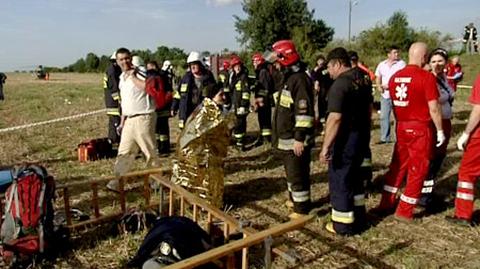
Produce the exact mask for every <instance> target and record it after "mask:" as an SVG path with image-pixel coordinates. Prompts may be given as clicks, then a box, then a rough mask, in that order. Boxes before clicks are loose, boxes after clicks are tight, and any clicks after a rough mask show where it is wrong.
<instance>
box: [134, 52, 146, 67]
mask: <svg viewBox="0 0 480 269" xmlns="http://www.w3.org/2000/svg"><path fill="white" fill-rule="evenodd" d="M132 64H133V66H135V67H140V66H144V65H145V63H144V62H143V59H142V58H140V56H137V55H135V56H133V57H132Z"/></svg>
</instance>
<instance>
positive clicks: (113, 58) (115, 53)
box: [110, 50, 117, 60]
mask: <svg viewBox="0 0 480 269" xmlns="http://www.w3.org/2000/svg"><path fill="white" fill-rule="evenodd" d="M116 59H117V51H116V50H115V51H114V52H113V53H112V56H110V60H116Z"/></svg>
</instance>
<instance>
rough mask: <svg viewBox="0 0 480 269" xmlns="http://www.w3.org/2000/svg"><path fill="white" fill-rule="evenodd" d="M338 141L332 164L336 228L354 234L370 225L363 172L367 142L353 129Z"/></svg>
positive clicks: (333, 205) (332, 191)
mask: <svg viewBox="0 0 480 269" xmlns="http://www.w3.org/2000/svg"><path fill="white" fill-rule="evenodd" d="M337 142H340V143H337ZM335 143H336V144H335V145H334V147H333V154H332V161H331V162H330V164H329V167H328V183H329V184H328V186H329V190H330V203H331V205H332V222H333V228H334V229H335V231H336V232H337V233H338V234H342V235H351V234H355V233H357V232H360V231H362V230H363V229H364V228H365V226H366V212H365V186H364V180H363V178H362V177H361V174H360V171H361V169H360V167H361V164H362V162H363V159H364V156H365V154H366V153H365V152H362V149H363V151H365V147H364V146H362V145H364V144H362V143H365V141H362V139H361V138H360V136H359V134H358V133H355V132H353V133H350V134H349V135H348V136H347V137H346V138H345V139H342V140H341V141H338V140H337V141H336V142H335Z"/></svg>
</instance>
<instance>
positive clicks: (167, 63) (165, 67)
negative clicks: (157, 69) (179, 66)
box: [162, 60, 172, 71]
mask: <svg viewBox="0 0 480 269" xmlns="http://www.w3.org/2000/svg"><path fill="white" fill-rule="evenodd" d="M170 68H172V62H170V61H169V60H166V61H164V62H163V66H162V70H163V71H168V70H170Z"/></svg>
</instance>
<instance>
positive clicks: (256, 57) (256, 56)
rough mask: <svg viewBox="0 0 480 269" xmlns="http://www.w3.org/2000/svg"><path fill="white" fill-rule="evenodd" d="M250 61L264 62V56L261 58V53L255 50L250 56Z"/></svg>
mask: <svg viewBox="0 0 480 269" xmlns="http://www.w3.org/2000/svg"><path fill="white" fill-rule="evenodd" d="M252 61H253V62H259V63H260V64H263V63H264V62H265V58H263V55H262V54H261V53H260V52H255V53H254V54H253V56H252Z"/></svg>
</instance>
